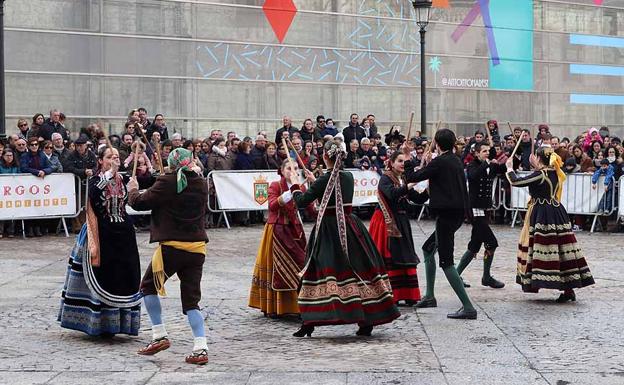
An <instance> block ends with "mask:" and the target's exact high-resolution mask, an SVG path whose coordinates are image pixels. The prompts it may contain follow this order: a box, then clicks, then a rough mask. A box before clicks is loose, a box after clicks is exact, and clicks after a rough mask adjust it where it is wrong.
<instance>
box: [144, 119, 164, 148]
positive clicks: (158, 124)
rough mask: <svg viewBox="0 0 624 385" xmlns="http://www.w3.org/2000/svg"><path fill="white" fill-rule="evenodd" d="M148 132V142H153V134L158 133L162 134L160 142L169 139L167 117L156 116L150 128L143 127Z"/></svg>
mask: <svg viewBox="0 0 624 385" xmlns="http://www.w3.org/2000/svg"><path fill="white" fill-rule="evenodd" d="M143 128H144V129H145V130H147V134H146V135H147V140H152V134H154V132H158V133H159V134H160V141H161V142H162V141H165V140H167V139H169V131H168V130H167V126H166V125H165V117H164V116H163V115H162V114H156V116H154V122H153V123H152V124H151V125H150V126H149V127H143Z"/></svg>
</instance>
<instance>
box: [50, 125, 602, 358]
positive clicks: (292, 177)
mask: <svg viewBox="0 0 624 385" xmlns="http://www.w3.org/2000/svg"><path fill="white" fill-rule="evenodd" d="M455 142H456V137H455V134H454V133H453V132H452V131H451V130H448V129H441V130H438V131H437V132H436V134H435V138H434V146H433V151H431V152H429V153H428V154H427V155H426V156H425V160H424V161H425V164H424V166H422V165H421V167H415V166H414V164H413V163H412V161H411V156H410V149H409V147H408V146H407V144H405V145H403V146H402V147H401V149H400V150H398V151H395V152H394V153H393V154H392V155H391V156H390V157H389V159H388V160H387V162H386V170H385V172H384V173H383V175H382V176H381V178H380V181H379V191H378V201H379V205H378V207H377V209H376V210H375V213H374V215H373V217H372V219H371V222H370V227H369V229H367V228H366V227H365V226H364V225H363V223H362V222H361V221H360V219H359V218H358V217H357V216H355V215H354V214H352V202H353V193H354V180H353V175H352V174H351V173H349V172H348V171H345V170H343V167H342V166H343V161H344V159H345V157H346V152H345V149H344V147H343V143H342V142H341V141H339V140H329V141H327V142H326V143H325V147H324V151H323V160H324V163H325V164H326V165H327V168H328V170H327V172H326V173H324V174H322V175H320V176H318V177H315V176H314V174H312V173H311V172H309V171H307V170H304V171H305V183H302V181H301V180H300V176H301V171H300V170H299V168H298V165H297V163H296V162H294V161H292V160H290V159H288V158H287V159H286V160H284V162H283V163H282V165H281V168H280V170H279V174H280V176H281V178H280V180H279V181H277V182H273V183H272V184H271V185H270V186H269V216H268V220H267V223H266V225H265V229H264V233H263V237H262V240H261V242H260V247H259V249H258V254H257V256H256V262H255V266H254V271H253V279H252V285H251V290H250V295H249V306H251V307H253V308H257V309H260V310H261V311H262V312H263V313H264V314H265V315H266V316H270V317H282V316H289V315H294V316H299V317H300V319H301V321H302V325H301V328H300V329H299V330H298V331H296V332H295V333H294V334H293V335H294V336H295V337H304V336H311V335H312V333H313V332H314V329H315V327H317V326H325V325H339V324H357V325H358V330H357V332H356V334H357V335H358V336H370V335H371V334H372V331H373V328H374V327H375V326H377V325H381V324H385V323H389V322H392V321H393V320H395V319H397V318H398V317H399V316H400V311H399V309H398V307H399V306H415V307H417V308H426V307H436V306H437V300H436V297H435V294H434V284H435V276H436V261H435V254H436V252H437V253H438V261H439V266H440V268H441V269H442V271H443V272H444V275H445V277H446V279H447V280H448V282H449V284H450V286H451V287H452V289H453V290H454V292H455V293H456V295H457V296H458V298H459V299H460V301H461V303H462V307H461V308H460V309H459V310H457V311H456V312H453V313H450V314H448V315H447V317H449V318H453V319H476V318H477V310H476V309H475V307H474V305H473V304H472V302H471V301H470V298H469V296H468V294H467V292H466V290H465V287H469V285H468V283H467V282H464V281H463V280H462V278H461V277H460V275H461V273H462V272H463V271H464V269H465V268H466V267H467V266H468V264H469V263H470V261H471V260H472V259H474V258H475V257H476V255H477V254H478V252H479V250H480V248H481V246H482V245H483V246H484V247H485V253H484V269H483V277H482V280H481V283H482V285H484V286H488V287H492V288H497V289H500V288H502V287H504V284H503V283H502V282H500V281H498V280H497V279H495V278H494V277H493V276H492V275H491V266H492V260H493V258H494V252H495V250H496V248H497V247H498V242H497V240H496V237H495V235H494V233H493V232H492V230H491V229H490V227H489V225H488V221H487V218H488V215H487V209H488V208H489V207H491V206H492V204H491V203H492V202H491V188H492V180H493V179H494V178H495V177H496V176H497V175H501V174H505V175H506V177H507V178H508V180H509V181H510V183H511V184H512V185H514V186H528V188H529V191H530V193H531V201H530V202H529V210H528V212H527V214H526V218H525V223H524V227H523V229H522V232H521V237H520V241H519V243H518V253H517V255H518V257H517V258H518V261H517V275H516V281H517V283H519V284H520V285H521V286H522V290H523V291H526V292H537V291H538V290H539V289H556V290H560V291H563V293H562V294H561V295H560V296H559V298H558V299H557V301H558V302H565V301H574V300H575V299H576V296H575V293H574V289H575V288H580V287H584V286H587V285H591V284H593V283H594V281H593V278H592V275H591V272H590V271H589V268H588V266H587V263H586V262H585V259H584V257H583V254H582V252H581V250H580V248H579V247H578V245H577V243H576V238H575V236H574V233H573V232H572V228H571V224H570V220H569V218H568V215H567V213H566V211H565V209H564V207H563V206H562V205H561V204H560V198H561V188H562V182H563V179H564V178H565V176H564V174H563V173H562V172H561V170H560V167H561V160H560V159H558V156H557V155H556V154H555V153H554V151H553V150H552V148H549V147H540V148H539V149H538V150H537V152H536V154H535V155H532V156H531V164H532V166H533V168H534V171H533V173H531V174H530V175H528V176H525V177H520V176H518V175H516V173H515V172H514V171H513V164H512V162H513V160H512V159H510V160H509V161H508V162H507V164H505V165H502V164H497V163H496V161H495V160H490V159H492V157H491V155H490V152H491V151H490V150H491V149H490V148H489V146H487V145H485V144H481V145H478V146H477V148H476V155H477V156H476V158H475V160H473V162H472V163H471V164H470V165H469V167H468V172H467V173H466V172H464V168H463V165H462V163H461V161H460V160H459V158H458V157H457V156H456V155H455V153H454V151H453V150H454V146H455ZM118 170H119V154H118V153H117V150H116V149H114V148H112V147H110V146H102V147H101V148H100V149H99V151H98V172H97V173H95V175H94V177H93V178H91V179H90V180H89V196H88V198H89V199H88V204H87V218H88V220H87V224H85V226H84V227H83V229H82V231H81V233H80V234H79V236H78V238H77V242H76V245H75V247H74V249H73V250H72V253H71V257H70V259H69V266H68V269H67V277H66V280H65V286H64V289H63V293H62V301H61V309H60V312H59V317H58V318H59V321H60V322H61V326H62V327H65V328H69V329H75V330H80V331H83V332H85V333H87V334H90V335H104V336H111V335H115V334H118V333H124V334H129V335H138V331H139V326H140V306H141V302H143V303H144V305H145V307H146V309H147V312H148V315H149V318H150V321H151V323H152V340H151V341H150V342H149V343H148V344H147V345H146V346H144V347H143V348H141V349H139V350H138V352H137V353H138V354H142V355H153V354H156V353H158V352H160V351H162V350H165V349H167V348H169V347H170V346H171V342H170V341H169V338H168V334H167V331H166V329H165V324H164V322H163V320H162V309H161V304H160V300H159V295H165V288H164V285H165V282H166V280H167V279H168V278H169V277H171V276H172V275H173V274H177V275H178V278H179V280H180V289H181V302H182V311H183V313H184V314H186V316H187V317H188V322H189V325H190V327H191V329H192V333H193V336H194V346H193V349H192V352H191V354H190V355H188V356H187V357H186V358H185V360H186V362H188V363H190V364H200V365H201V364H206V363H207V362H208V346H207V342H206V335H205V330H204V317H203V315H202V313H201V312H200V307H199V301H200V299H201V288H200V283H201V277H202V266H203V264H204V260H205V256H206V242H207V241H208V239H207V237H206V232H205V230H204V226H203V219H204V216H205V214H206V206H207V202H206V200H207V197H208V191H207V186H206V183H205V180H204V179H203V178H202V177H201V176H200V175H199V174H198V173H197V166H196V165H194V161H193V156H192V153H191V152H190V151H188V150H185V149H176V150H174V151H173V152H172V153H171V154H170V155H169V158H168V173H167V174H164V175H161V176H159V177H158V178H157V180H156V183H155V184H154V185H153V186H152V187H151V188H149V189H147V190H146V191H144V192H139V190H138V184H137V182H136V179H135V178H130V179H129V180H127V179H128V178H127V177H122V176H121V175H120V174H119V173H118ZM466 174H467V177H468V180H467V179H466ZM423 181H428V182H427V183H428V186H427V187H426V188H423V184H422V182H423ZM306 184H307V188H306V187H305V185H306ZM427 200H428V201H429V208H430V211H431V213H432V214H433V215H434V216H435V231H434V232H433V234H431V236H430V237H429V238H428V239H427V240H426V241H425V243H424V245H423V246H422V251H423V257H424V265H425V277H426V291H425V294H424V296H421V292H420V288H419V282H418V276H417V271H416V267H417V265H418V263H419V262H420V259H419V257H418V255H417V252H416V247H415V245H414V240H413V237H412V230H411V226H410V221H409V217H408V215H407V212H408V208H409V205H410V204H412V203H417V204H422V203H424V202H426V201H427ZM313 202H317V203H318V215H317V219H316V223H315V226H314V227H313V229H312V232H311V233H310V235H309V237H308V239H307V241H306V236H305V233H304V229H303V226H302V223H301V220H300V218H299V216H298V210H299V209H303V208H306V207H308V206H309V205H311V204H313ZM126 203H128V204H129V205H130V206H131V207H133V208H134V209H136V210H140V211H144V210H151V217H152V223H151V229H150V242H158V243H159V245H158V247H157V249H156V251H155V253H154V255H153V257H152V260H151V263H150V265H149V267H148V268H147V270H146V272H145V274H144V276H143V278H142V279H140V264H139V255H138V249H137V243H136V237H135V233H134V229H133V226H132V224H131V222H130V221H129V219H128V215H127V213H126V211H125V206H126ZM465 219H468V220H469V221H470V222H471V223H472V226H473V231H472V237H471V240H470V242H469V244H468V247H467V251H466V252H465V254H464V255H463V257H462V258H461V260H460V263H459V266H458V267H457V268H456V267H455V264H454V257H453V256H454V249H455V243H454V238H455V232H456V231H457V230H458V229H459V228H460V227H461V226H462V224H463V223H464V221H465Z"/></svg>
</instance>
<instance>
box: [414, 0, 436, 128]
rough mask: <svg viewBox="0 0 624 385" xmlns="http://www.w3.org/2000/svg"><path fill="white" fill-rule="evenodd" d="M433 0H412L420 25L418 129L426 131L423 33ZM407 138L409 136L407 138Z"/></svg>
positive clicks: (425, 29)
mask: <svg viewBox="0 0 624 385" xmlns="http://www.w3.org/2000/svg"><path fill="white" fill-rule="evenodd" d="M432 3H433V0H412V5H413V6H414V9H415V10H416V24H418V27H420V130H421V132H422V133H423V134H425V133H426V132H427V95H426V94H427V89H426V82H425V70H426V66H425V33H426V32H427V24H429V13H430V11H431V5H432ZM408 139H409V138H408Z"/></svg>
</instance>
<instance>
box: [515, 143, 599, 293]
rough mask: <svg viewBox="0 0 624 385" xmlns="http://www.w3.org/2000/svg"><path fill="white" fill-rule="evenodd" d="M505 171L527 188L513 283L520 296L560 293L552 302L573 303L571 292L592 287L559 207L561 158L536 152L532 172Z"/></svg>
mask: <svg viewBox="0 0 624 385" xmlns="http://www.w3.org/2000/svg"><path fill="white" fill-rule="evenodd" d="M512 162H513V160H512V159H511V158H510V159H509V160H508V161H507V163H506V165H507V179H509V182H510V183H511V184H512V185H513V186H516V187H528V188H529V193H530V194H531V200H530V201H529V206H528V210H527V213H526V216H525V222H524V226H523V228H522V232H521V233H520V241H519V243H518V267H517V268H518V270H517V274H516V282H517V283H518V284H520V285H521V286H522V290H523V291H525V292H530V293H536V292H537V291H538V290H539V289H555V290H561V291H563V293H562V294H561V295H560V296H559V298H557V302H560V303H561V302H567V301H575V300H576V294H575V293H574V289H575V288H581V287H585V286H589V285H593V284H594V278H593V277H592V274H591V272H590V271H589V267H588V266H587V262H586V261H585V258H584V257H583V253H582V251H581V248H580V246H579V245H578V244H577V243H576V237H575V235H574V233H573V232H572V224H571V223H570V218H569V217H568V213H567V212H566V210H565V208H564V207H563V206H562V205H561V191H562V188H563V181H564V180H565V174H564V173H563V171H561V165H562V164H561V158H559V157H558V156H557V155H556V153H555V152H554V151H553V149H552V148H550V147H540V148H539V149H538V150H537V155H533V154H531V157H530V162H531V165H532V167H533V168H534V170H535V171H533V172H532V173H531V174H530V175H528V176H524V177H520V176H518V175H516V173H515V172H514V171H513V163H512Z"/></svg>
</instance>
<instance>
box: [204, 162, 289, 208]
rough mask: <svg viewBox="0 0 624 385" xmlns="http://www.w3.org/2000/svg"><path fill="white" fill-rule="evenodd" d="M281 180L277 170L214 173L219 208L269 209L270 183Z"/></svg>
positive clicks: (213, 179)
mask: <svg viewBox="0 0 624 385" xmlns="http://www.w3.org/2000/svg"><path fill="white" fill-rule="evenodd" d="M279 180H280V176H279V175H277V171H255V172H236V171H226V172H213V173H212V182H213V184H214V187H215V189H216V191H217V199H218V201H219V210H241V211H244V210H267V209H268V199H269V185H270V184H271V183H272V182H275V181H279Z"/></svg>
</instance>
